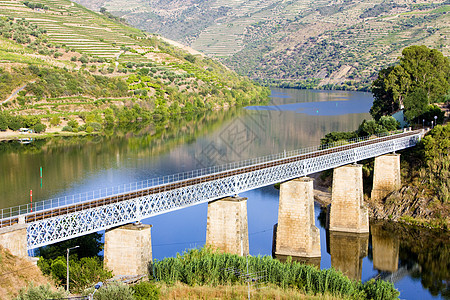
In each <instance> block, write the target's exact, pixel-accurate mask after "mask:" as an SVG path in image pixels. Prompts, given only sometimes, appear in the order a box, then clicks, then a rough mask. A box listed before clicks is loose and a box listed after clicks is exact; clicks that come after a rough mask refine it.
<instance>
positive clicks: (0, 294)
mask: <svg viewBox="0 0 450 300" xmlns="http://www.w3.org/2000/svg"><path fill="white" fill-rule="evenodd" d="M29 282H33V283H34V284H35V285H41V284H47V283H50V284H52V282H51V281H50V280H49V279H47V278H46V277H45V276H44V275H43V274H42V272H41V270H40V269H39V268H38V267H37V266H36V265H34V264H33V263H31V262H30V261H29V260H28V259H26V258H19V257H17V256H14V255H12V254H11V253H10V252H9V251H8V250H6V249H4V248H3V247H2V246H0V299H4V300H6V299H12V298H14V297H15V296H17V294H18V293H19V290H20V289H21V288H24V287H27V286H28V284H29Z"/></svg>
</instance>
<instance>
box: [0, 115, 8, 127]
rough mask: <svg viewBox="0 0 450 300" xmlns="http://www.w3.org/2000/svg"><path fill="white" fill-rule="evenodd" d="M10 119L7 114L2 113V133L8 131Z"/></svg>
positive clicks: (0, 118) (0, 123) (0, 117)
mask: <svg viewBox="0 0 450 300" xmlns="http://www.w3.org/2000/svg"><path fill="white" fill-rule="evenodd" d="M8 118H9V116H8V115H7V114H5V113H2V112H0V131H5V130H6V129H8V123H9V122H8Z"/></svg>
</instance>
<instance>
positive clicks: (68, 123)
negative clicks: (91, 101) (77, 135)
mask: <svg viewBox="0 0 450 300" xmlns="http://www.w3.org/2000/svg"><path fill="white" fill-rule="evenodd" d="M67 125H68V126H70V127H72V128H78V122H77V121H75V120H69V122H67Z"/></svg>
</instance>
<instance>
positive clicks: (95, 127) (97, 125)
mask: <svg viewBox="0 0 450 300" xmlns="http://www.w3.org/2000/svg"><path fill="white" fill-rule="evenodd" d="M87 125H88V127H89V126H90V127H92V129H93V131H101V130H102V125H101V124H100V123H97V122H91V123H88V124H87ZM86 129H87V128H86Z"/></svg>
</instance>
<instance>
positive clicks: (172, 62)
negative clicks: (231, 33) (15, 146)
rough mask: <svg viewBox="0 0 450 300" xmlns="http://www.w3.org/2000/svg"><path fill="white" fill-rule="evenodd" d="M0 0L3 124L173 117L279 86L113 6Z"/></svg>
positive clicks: (261, 95) (241, 101)
mask: <svg viewBox="0 0 450 300" xmlns="http://www.w3.org/2000/svg"><path fill="white" fill-rule="evenodd" d="M0 3H1V5H0V77H1V80H0V92H1V93H0V103H1V105H0V109H1V110H2V111H3V112H0V131H1V130H6V129H7V128H8V123H11V122H13V121H14V122H15V123H17V122H18V123H21V124H19V125H21V126H30V125H33V123H36V122H38V119H41V121H42V122H43V123H45V124H46V125H47V126H57V125H60V126H63V125H66V123H67V122H68V121H71V120H72V121H76V123H77V124H78V125H81V124H83V123H88V122H93V123H100V124H102V123H103V125H111V124H114V123H129V122H134V121H139V120H146V119H147V120H152V121H161V120H162V121H164V120H169V119H170V118H176V117H179V116H180V115H182V114H189V113H195V112H198V111H207V110H218V109H224V108H227V107H230V106H235V105H246V104H248V103H257V102H259V101H264V100H266V99H267V96H268V94H269V90H268V89H267V88H263V87H261V86H258V85H256V84H254V83H253V82H252V81H250V80H249V79H246V78H244V77H241V76H238V75H237V74H236V73H235V72H233V71H231V70H229V69H228V68H226V67H225V66H223V65H222V64H220V63H218V62H217V61H214V60H212V59H210V58H207V57H204V56H202V55H199V54H196V53H197V52H195V51H193V50H189V49H188V50H189V52H188V51H186V50H183V49H181V48H179V47H177V46H174V44H175V43H174V42H171V41H169V40H167V39H164V38H162V37H160V36H156V35H150V34H146V33H143V32H142V31H141V30H138V29H135V28H132V27H129V26H127V25H126V24H124V22H123V20H121V19H120V18H117V17H114V16H113V15H111V14H109V13H108V12H104V11H103V13H95V12H92V11H90V10H88V9H86V8H84V7H82V6H81V5H79V4H76V3H73V2H70V1H67V0H37V1H34V2H30V1H16V0H11V1H4V0H3V1H0ZM21 87H23V90H20V91H19V88H21ZM14 92H18V94H17V95H16V96H14V97H12V98H10V95H14ZM21 116H28V117H29V116H37V117H36V118H34V119H33V121H30V120H29V119H30V118H28V120H25V119H26V118H25V119H24V118H23V117H21ZM53 117H54V118H53ZM52 118H53V122H50V121H51V119H52ZM13 119H14V120H13ZM16 121H17V122H16ZM14 122H13V123H14ZM5 124H6V125H5ZM77 124H75V123H73V122H72V124H71V125H73V126H71V127H74V126H75V127H77V126H78V125H77ZM16 125H17V124H15V125H14V126H9V128H10V129H14V128H17V127H18V126H19V125H17V126H16ZM13 127H14V128H13ZM93 127H94V128H93V129H94V130H98V129H99V128H98V126H97V125H95V126H93ZM69 129H70V128H69Z"/></svg>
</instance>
